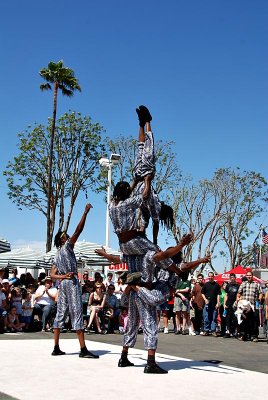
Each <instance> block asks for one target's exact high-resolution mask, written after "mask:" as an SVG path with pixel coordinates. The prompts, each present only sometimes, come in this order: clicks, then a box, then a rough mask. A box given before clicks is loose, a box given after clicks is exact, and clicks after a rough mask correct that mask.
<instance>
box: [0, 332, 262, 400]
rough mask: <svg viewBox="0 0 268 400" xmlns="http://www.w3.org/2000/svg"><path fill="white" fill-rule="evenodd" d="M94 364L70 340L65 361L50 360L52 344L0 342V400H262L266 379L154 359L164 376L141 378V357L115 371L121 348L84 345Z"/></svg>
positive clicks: (64, 343)
mask: <svg viewBox="0 0 268 400" xmlns="http://www.w3.org/2000/svg"><path fill="white" fill-rule="evenodd" d="M87 347H88V349H89V350H90V351H94V352H96V353H97V354H99V355H100V358H99V359H82V358H79V357H78V352H79V343H78V340H75V339H65V340H64V339H63V340H61V341H60V348H61V350H63V351H65V352H66V355H65V356H58V357H52V356H51V352H52V350H53V341H52V340H43V339H40V340H11V341H7V340H3V341H0V355H1V356H0V357H1V358H0V359H1V373H0V399H5V395H4V394H6V395H9V396H14V397H15V398H17V399H19V400H36V399H53V400H79V399H89V398H90V399H93V398H95V399H99V400H103V399H108V400H121V399H127V400H134V399H135V400H139V399H149V400H151V399H154V400H158V399H159V400H160V399H161V400H163V399H173V398H177V397H183V398H184V399H187V400H192V399H193V400H196V399H198V400H203V399H204V400H205V399H206V400H207V399H208V398H210V397H211V396H212V395H213V397H215V398H217V400H226V398H229V397H230V396H233V397H234V398H235V399H236V400H240V399H241V400H252V399H253V398H265V396H266V393H267V391H266V385H267V375H266V374H262V373H259V372H252V371H247V370H241V369H238V368H233V367H228V366H225V365H221V364H215V365H214V364H208V363H204V362H198V361H193V360H187V359H182V358H178V357H173V356H169V355H165V354H157V357H156V361H157V363H159V365H160V366H161V367H162V368H164V369H167V370H168V371H169V373H168V374H165V375H149V374H144V373H143V368H144V365H145V363H146V358H147V353H146V352H145V351H142V350H137V349H130V350H129V359H130V361H132V362H134V364H135V367H127V368H118V367H117V363H118V359H119V357H120V354H121V347H120V346H114V345H109V344H105V343H98V342H92V341H87Z"/></svg>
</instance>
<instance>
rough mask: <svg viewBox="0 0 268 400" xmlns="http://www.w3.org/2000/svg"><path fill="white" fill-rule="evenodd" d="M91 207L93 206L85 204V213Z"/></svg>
mask: <svg viewBox="0 0 268 400" xmlns="http://www.w3.org/2000/svg"><path fill="white" fill-rule="evenodd" d="M91 208H93V206H92V205H91V204H90V203H88V204H86V207H85V213H86V214H87V213H88V212H89V210H90V209H91Z"/></svg>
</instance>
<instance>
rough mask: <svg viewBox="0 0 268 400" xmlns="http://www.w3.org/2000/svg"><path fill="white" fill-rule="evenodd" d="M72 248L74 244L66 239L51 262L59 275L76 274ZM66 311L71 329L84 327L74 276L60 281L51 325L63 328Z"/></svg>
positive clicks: (80, 298)
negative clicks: (55, 309) (54, 315)
mask: <svg viewBox="0 0 268 400" xmlns="http://www.w3.org/2000/svg"><path fill="white" fill-rule="evenodd" d="M73 248H74V245H73V244H72V243H71V242H70V241H69V240H67V242H66V243H65V244H64V245H63V246H62V247H61V248H60V249H58V251H57V253H56V255H55V259H54V262H53V264H54V265H56V267H57V270H58V273H59V274H60V275H65V274H67V273H68V272H73V273H74V274H75V275H77V263H76V258H75V254H74V250H73ZM68 313H69V315H70V318H71V323H72V329H74V330H76V331H78V330H82V329H84V324H83V305H82V291H81V286H80V283H79V281H78V279H77V278H76V277H74V278H73V279H63V280H62V281H61V282H60V285H59V296H58V303H57V314H56V317H55V320H54V324H53V327H54V328H63V326H64V320H65V318H66V316H67V314H68Z"/></svg>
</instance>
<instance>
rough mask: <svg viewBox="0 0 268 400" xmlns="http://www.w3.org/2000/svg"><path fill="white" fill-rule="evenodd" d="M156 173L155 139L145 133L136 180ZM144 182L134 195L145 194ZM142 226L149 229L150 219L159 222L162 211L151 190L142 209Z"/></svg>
mask: <svg viewBox="0 0 268 400" xmlns="http://www.w3.org/2000/svg"><path fill="white" fill-rule="evenodd" d="M154 173H155V154H154V137H153V133H152V132H150V131H149V132H145V142H139V144H138V154H137V159H136V164H135V167H134V177H135V179H141V178H144V177H145V176H146V175H149V174H150V175H151V174H154ZM143 189H144V181H142V182H139V183H138V184H137V186H136V187H135V188H134V190H133V195H134V196H135V195H138V194H141V193H142V192H143ZM140 210H141V215H140V225H141V226H143V227H145V228H147V226H148V224H149V220H150V217H151V218H152V220H153V221H154V222H159V215H160V211H161V202H160V200H159V198H158V196H157V194H156V193H155V191H154V190H153V188H152V190H151V192H150V194H149V197H148V199H147V200H146V203H144V204H142V205H141V207H140Z"/></svg>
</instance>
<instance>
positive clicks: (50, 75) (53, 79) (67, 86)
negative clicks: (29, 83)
mask: <svg viewBox="0 0 268 400" xmlns="http://www.w3.org/2000/svg"><path fill="white" fill-rule="evenodd" d="M39 75H40V76H41V77H42V78H43V79H44V80H45V81H46V82H47V83H45V84H42V85H40V89H41V90H51V89H52V87H51V85H50V83H53V84H54V85H56V88H57V89H60V90H61V91H62V94H63V95H65V96H68V97H72V96H73V94H74V91H75V90H78V91H80V92H81V87H80V86H79V83H78V80H77V79H76V78H75V76H74V71H73V70H72V69H71V68H67V67H65V66H64V64H63V61H62V60H61V61H58V62H57V63H55V62H50V63H49V64H48V66H47V68H42V69H41V70H40V71H39Z"/></svg>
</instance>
